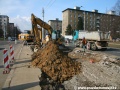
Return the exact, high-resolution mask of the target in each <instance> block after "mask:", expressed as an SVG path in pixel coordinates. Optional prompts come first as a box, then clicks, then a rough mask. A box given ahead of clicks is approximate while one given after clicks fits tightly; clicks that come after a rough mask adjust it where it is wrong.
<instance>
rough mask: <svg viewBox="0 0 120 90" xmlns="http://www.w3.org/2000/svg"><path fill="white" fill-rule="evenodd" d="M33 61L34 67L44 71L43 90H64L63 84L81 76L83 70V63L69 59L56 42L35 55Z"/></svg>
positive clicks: (41, 80) (50, 42) (51, 42)
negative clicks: (77, 75)
mask: <svg viewBox="0 0 120 90" xmlns="http://www.w3.org/2000/svg"><path fill="white" fill-rule="evenodd" d="M32 60H33V61H32V65H33V66H35V67H38V68H40V69H41V70H42V75H41V78H40V86H41V87H42V89H43V90H45V88H46V90H47V88H54V89H57V90H58V88H62V89H63V90H64V86H63V85H62V83H63V82H64V81H66V80H69V79H71V78H72V77H73V76H74V75H76V74H79V73H80V70H81V63H80V62H77V61H75V60H72V59H71V58H70V57H68V54H67V53H64V52H63V50H61V49H59V46H58V44H57V43H56V42H55V41H49V42H48V43H47V44H46V45H45V46H44V47H43V48H41V49H39V50H38V51H37V52H36V53H33V55H32ZM54 89H53V90H54ZM50 90H52V89H50Z"/></svg>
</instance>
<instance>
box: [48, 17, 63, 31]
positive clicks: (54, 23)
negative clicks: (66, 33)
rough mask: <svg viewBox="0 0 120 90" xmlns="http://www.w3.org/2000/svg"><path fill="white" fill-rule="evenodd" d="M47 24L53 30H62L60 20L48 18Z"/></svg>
mask: <svg viewBox="0 0 120 90" xmlns="http://www.w3.org/2000/svg"><path fill="white" fill-rule="evenodd" d="M48 24H49V25H50V26H51V27H52V28H53V30H60V31H61V32H62V21H61V20H59V19H58V18H56V20H49V21H48Z"/></svg>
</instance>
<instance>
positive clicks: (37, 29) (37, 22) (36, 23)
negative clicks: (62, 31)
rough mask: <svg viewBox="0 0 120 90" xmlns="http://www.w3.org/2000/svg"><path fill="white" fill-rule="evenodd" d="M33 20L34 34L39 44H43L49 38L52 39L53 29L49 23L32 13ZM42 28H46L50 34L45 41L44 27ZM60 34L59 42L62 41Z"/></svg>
mask: <svg viewBox="0 0 120 90" xmlns="http://www.w3.org/2000/svg"><path fill="white" fill-rule="evenodd" d="M31 22H32V30H33V34H34V37H35V41H36V44H37V45H39V46H41V43H47V42H48V41H49V40H51V39H52V31H53V29H52V27H51V26H50V25H49V24H47V23H46V22H44V21H42V20H41V19H40V18H37V17H36V16H35V15H34V14H31ZM41 28H44V30H47V31H48V35H46V37H45V40H44V41H43V40H42V29H41ZM58 36H59V37H56V40H57V41H58V43H61V41H60V35H58Z"/></svg>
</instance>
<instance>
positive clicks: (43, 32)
mask: <svg viewBox="0 0 120 90" xmlns="http://www.w3.org/2000/svg"><path fill="white" fill-rule="evenodd" d="M44 13H45V12H44V8H42V17H43V21H44ZM43 24H44V23H43ZM44 37H45V31H44V28H43V27H42V41H43V40H44Z"/></svg>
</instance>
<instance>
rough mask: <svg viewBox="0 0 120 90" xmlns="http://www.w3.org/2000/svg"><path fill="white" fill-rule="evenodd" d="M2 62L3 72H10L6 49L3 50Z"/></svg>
mask: <svg viewBox="0 0 120 90" xmlns="http://www.w3.org/2000/svg"><path fill="white" fill-rule="evenodd" d="M3 63H4V71H3V74H7V73H9V72H10V69H9V68H10V63H9V56H8V50H7V49H4V50H3Z"/></svg>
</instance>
